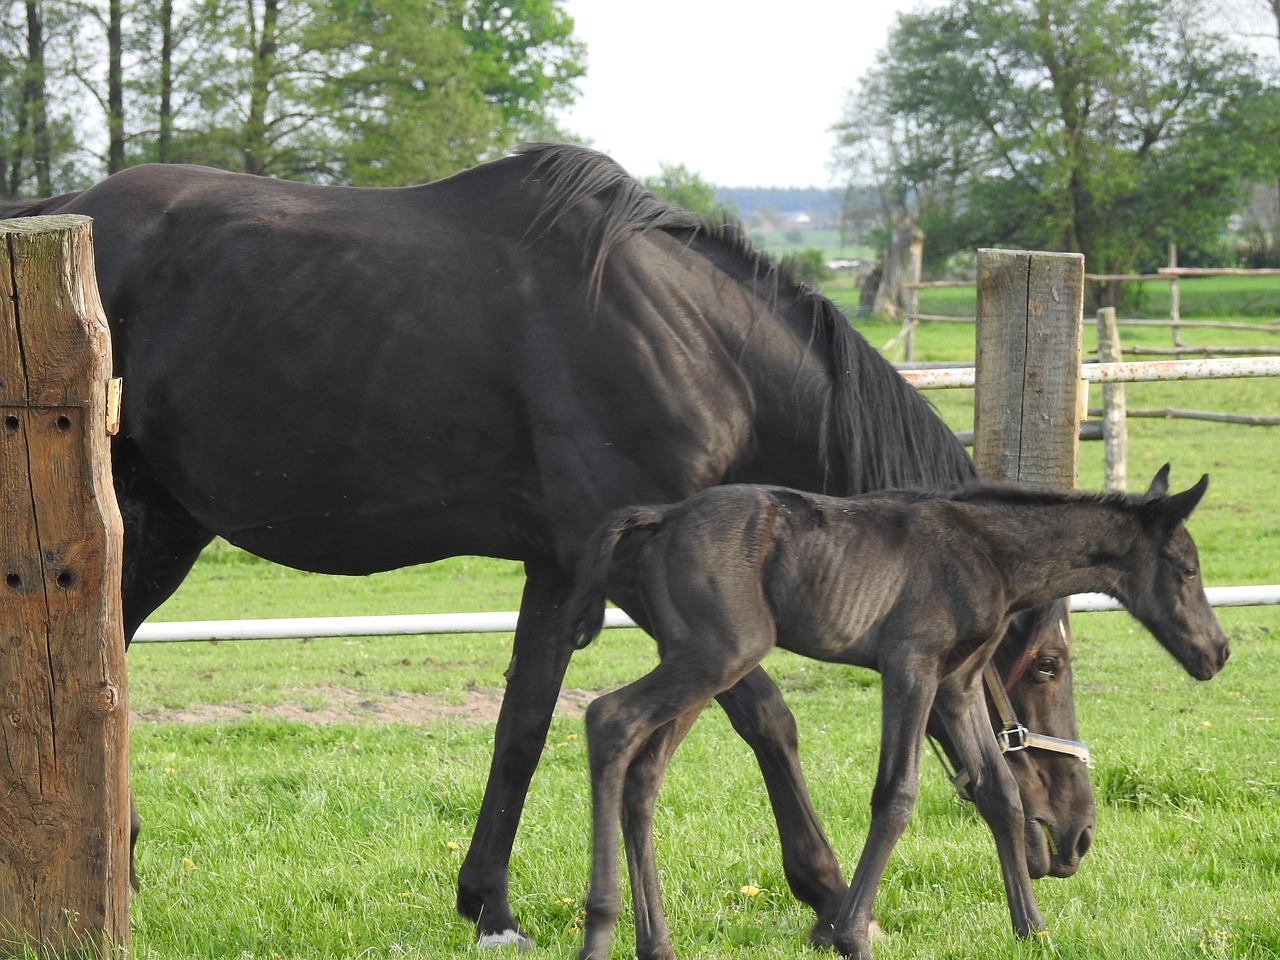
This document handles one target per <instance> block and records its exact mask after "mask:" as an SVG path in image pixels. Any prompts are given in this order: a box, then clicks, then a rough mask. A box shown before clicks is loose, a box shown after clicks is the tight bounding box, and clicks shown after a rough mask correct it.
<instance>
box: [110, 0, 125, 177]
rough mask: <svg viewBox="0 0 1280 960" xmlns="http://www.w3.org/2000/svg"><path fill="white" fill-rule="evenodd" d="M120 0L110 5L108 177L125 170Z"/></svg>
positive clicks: (111, 2) (111, 0)
mask: <svg viewBox="0 0 1280 960" xmlns="http://www.w3.org/2000/svg"><path fill="white" fill-rule="evenodd" d="M120 21H121V11H120V0H110V3H108V4H107V137H108V144H107V173H108V174H112V173H119V172H120V171H121V170H123V169H124V71H123V68H122V66H121V56H122V52H123V51H122V46H123V41H122V38H121V29H120Z"/></svg>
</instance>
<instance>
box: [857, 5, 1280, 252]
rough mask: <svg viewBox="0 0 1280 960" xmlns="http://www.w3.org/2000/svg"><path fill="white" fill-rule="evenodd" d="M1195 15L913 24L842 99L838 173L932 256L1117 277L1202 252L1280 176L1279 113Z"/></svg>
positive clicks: (1166, 12) (1164, 8)
mask: <svg viewBox="0 0 1280 960" xmlns="http://www.w3.org/2000/svg"><path fill="white" fill-rule="evenodd" d="M1200 12H1201V11H1200V10H1199V7H1198V6H1197V4H1196V3H1195V0H1186V2H1178V3H1174V4H1169V3H1163V2H1157V0H1123V2H1120V3H1116V2H1112V0H1087V2H1083V3H1077V2H1070V3H1069V2H1066V0H953V2H951V3H950V4H948V5H946V6H944V7H940V8H938V9H936V10H930V11H925V12H921V13H913V14H906V15H903V16H901V17H900V18H899V21H898V25H897V27H896V29H895V30H894V32H893V34H892V37H891V39H890V43H889V46H888V47H887V48H886V50H885V52H883V53H882V54H881V56H880V58H879V60H878V62H877V65H876V67H875V69H874V70H873V71H872V72H871V73H870V75H869V77H868V79H867V80H866V81H865V82H864V84H863V85H862V87H861V89H860V91H859V93H858V94H857V95H856V96H854V97H852V98H851V99H850V102H849V104H848V107H847V108H846V117H845V120H844V123H843V125H842V128H841V130H842V133H841V136H842V142H843V150H844V155H843V159H844V163H845V165H846V168H847V169H849V170H850V172H851V173H852V174H853V175H854V176H855V179H856V178H858V177H861V178H863V179H864V180H868V181H871V182H876V183H878V184H879V185H880V189H881V192H882V198H883V202H884V204H885V209H886V211H887V214H888V216H889V217H890V218H891V219H894V220H895V221H901V220H905V219H915V220H916V222H917V223H918V224H919V225H920V226H921V227H922V228H923V229H924V230H925V231H926V233H927V235H928V242H927V243H926V248H925V249H926V256H928V257H929V258H930V260H931V261H933V262H937V261H939V260H942V259H945V258H946V257H948V256H950V255H951V254H952V253H954V252H956V251H958V250H968V249H973V248H974V247H978V246H992V245H1012V246H1022V247H1026V248H1028V249H1051V250H1070V251H1077V252H1083V253H1084V254H1085V256H1086V258H1087V262H1088V264H1089V269H1090V271H1092V272H1097V273H1125V272H1130V271H1132V270H1133V269H1134V268H1135V267H1136V266H1137V265H1138V264H1140V263H1144V262H1146V260H1147V259H1149V258H1150V257H1151V256H1152V252H1153V251H1155V252H1159V251H1162V250H1163V249H1164V247H1165V245H1166V244H1167V242H1168V241H1169V240H1171V239H1174V240H1178V241H1179V242H1180V243H1181V242H1186V243H1188V244H1189V245H1201V246H1204V245H1206V244H1208V243H1210V242H1211V240H1212V238H1213V237H1215V236H1216V235H1217V234H1219V233H1220V232H1221V230H1222V228H1223V226H1224V224H1225V222H1226V219H1227V217H1228V216H1229V215H1230V214H1231V213H1232V212H1234V211H1235V210H1237V209H1238V208H1239V206H1240V204H1241V202H1242V200H1243V199H1244V191H1245V187H1246V186H1247V184H1248V183H1249V182H1250V181H1251V179H1253V178H1256V177H1258V176H1259V175H1261V174H1263V173H1264V172H1265V171H1268V170H1274V169H1275V168H1276V167H1277V166H1280V99H1278V98H1277V97H1276V96H1275V95H1274V94H1275V90H1274V89H1271V88H1268V86H1267V82H1266V81H1265V79H1264V78H1265V76H1266V71H1265V70H1264V68H1263V67H1262V66H1261V65H1260V64H1259V63H1258V62H1257V61H1256V59H1255V58H1254V57H1252V56H1251V55H1249V54H1247V53H1245V52H1243V51H1242V50H1240V49H1239V48H1237V47H1236V46H1235V45H1233V43H1231V42H1230V41H1229V40H1228V39H1226V38H1225V37H1223V36H1220V35H1216V34H1214V33H1212V32H1210V31H1209V30H1208V29H1206V28H1205V27H1203V26H1202V25H1201V24H1202V21H1201V19H1200V17H1199V14H1200Z"/></svg>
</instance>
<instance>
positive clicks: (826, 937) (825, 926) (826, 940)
mask: <svg viewBox="0 0 1280 960" xmlns="http://www.w3.org/2000/svg"><path fill="white" fill-rule="evenodd" d="M887 936H888V935H887V934H886V933H885V932H884V930H883V929H882V928H881V926H880V924H878V923H876V918H875V917H872V918H871V923H870V924H868V925H867V939H868V940H869V941H873V942H874V941H876V940H884V939H886V937H887ZM835 938H836V928H835V925H834V924H832V923H831V922H830V921H827V920H819V921H818V922H817V923H815V924H814V925H813V929H812V930H810V931H809V942H810V943H811V944H813V945H814V946H815V947H818V948H820V949H825V948H828V947H834V946H835Z"/></svg>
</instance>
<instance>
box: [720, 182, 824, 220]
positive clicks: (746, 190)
mask: <svg viewBox="0 0 1280 960" xmlns="http://www.w3.org/2000/svg"><path fill="white" fill-rule="evenodd" d="M842 195H843V191H842V190H840V189H839V188H832V189H830V190H822V189H819V188H817V187H718V188H717V189H716V202H717V203H724V204H732V205H733V207H734V208H735V209H736V210H737V211H738V216H739V217H741V218H742V219H743V220H747V219H750V217H751V215H752V214H753V213H756V212H757V211H759V210H762V209H768V210H773V211H776V212H777V213H784V214H797V213H807V214H808V215H809V216H810V217H812V218H813V219H814V220H837V219H839V216H840V201H841V197H842Z"/></svg>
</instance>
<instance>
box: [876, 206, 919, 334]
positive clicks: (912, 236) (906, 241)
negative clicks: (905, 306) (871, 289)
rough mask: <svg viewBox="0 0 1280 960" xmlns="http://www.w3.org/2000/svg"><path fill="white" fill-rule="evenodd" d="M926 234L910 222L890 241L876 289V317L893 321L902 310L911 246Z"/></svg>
mask: <svg viewBox="0 0 1280 960" xmlns="http://www.w3.org/2000/svg"><path fill="white" fill-rule="evenodd" d="M923 239H924V232H923V231H922V230H921V229H920V228H919V227H917V226H916V225H915V224H914V223H911V222H908V223H907V224H905V225H904V226H902V227H900V228H899V229H898V230H897V231H896V232H895V233H894V234H893V237H892V238H891V239H890V241H889V249H888V250H887V251H885V255H884V272H883V274H882V275H881V277H880V285H879V286H878V287H877V288H876V299H875V304H874V305H873V307H872V312H873V313H874V314H875V315H876V316H880V317H884V318H886V319H889V320H892V319H894V318H895V317H897V316H898V315H899V313H900V312H901V310H902V285H903V284H904V283H906V282H907V281H908V266H909V265H908V260H909V259H910V256H911V244H912V242H913V241H915V240H919V241H923Z"/></svg>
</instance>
